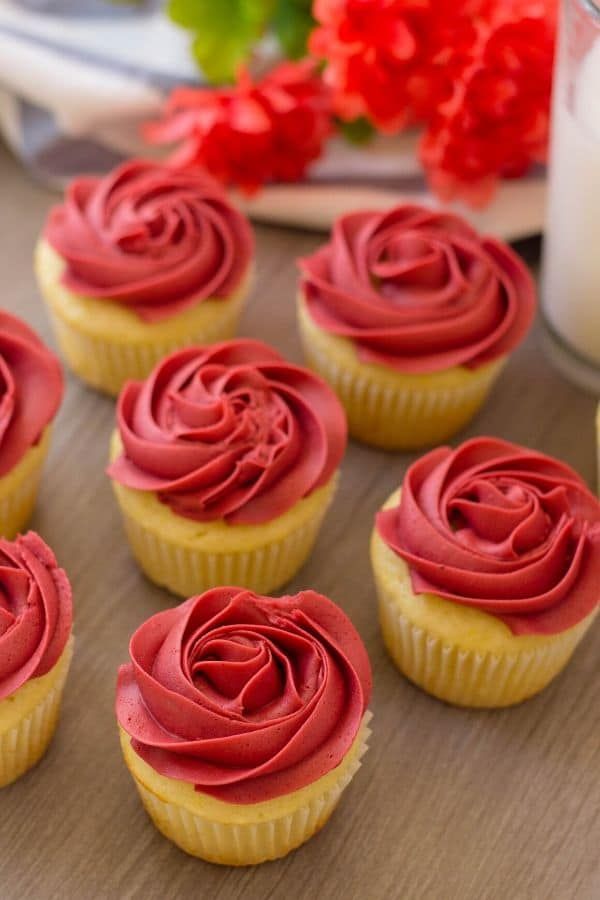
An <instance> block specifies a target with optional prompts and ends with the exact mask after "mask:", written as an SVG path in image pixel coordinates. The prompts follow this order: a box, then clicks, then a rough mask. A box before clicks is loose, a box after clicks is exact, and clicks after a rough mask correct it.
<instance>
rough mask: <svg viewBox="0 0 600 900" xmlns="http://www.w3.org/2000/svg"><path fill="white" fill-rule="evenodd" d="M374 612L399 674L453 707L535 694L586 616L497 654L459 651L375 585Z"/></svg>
mask: <svg viewBox="0 0 600 900" xmlns="http://www.w3.org/2000/svg"><path fill="white" fill-rule="evenodd" d="M378 592H379V615H380V621H381V629H382V634H383V638H384V642H385V645H386V647H387V650H388V652H389V654H390V656H391V657H392V659H393V660H394V662H395V663H396V665H397V666H398V668H399V669H400V671H401V672H403V674H404V675H406V677H407V678H409V679H410V680H411V681H413V682H414V683H415V684H416V685H418V686H419V687H421V688H423V689H424V690H425V691H427V692H428V693H429V694H433V696H435V697H438V698H439V699H440V700H445V701H446V702H448V703H454V704H456V705H458V706H479V707H499V706H510V705H512V704H514V703H520V702H521V701H522V700H526V699H527V698H528V697H531V696H533V695H534V694H537V693H538V692H539V691H541V690H542V689H543V688H544V687H546V685H547V684H549V682H550V681H551V680H552V679H553V678H554V677H555V676H556V675H557V674H558V673H559V672H560V671H561V670H562V669H563V668H564V666H565V665H566V664H567V662H568V661H569V659H570V657H571V654H572V653H573V651H574V649H575V647H576V646H577V644H578V643H579V641H580V640H581V638H582V637H583V635H584V634H585V632H586V631H587V629H588V628H589V626H590V625H591V622H592V620H593V618H594V616H593V615H592V616H588V617H587V618H586V619H584V620H583V621H581V622H580V623H579V624H578V625H576V626H575V627H574V628H571V629H569V630H568V631H565V632H564V633H563V634H561V635H553V636H552V639H550V640H548V642H547V643H544V644H542V645H540V646H539V647H538V648H537V649H535V650H523V651H521V652H516V653H510V654H509V653H507V654H504V655H497V654H494V653H489V652H475V651H471V650H464V649H463V648H461V647H458V646H456V645H452V644H448V643H447V642H445V641H443V640H442V639H440V638H439V637H436V636H433V635H432V634H430V633H429V632H428V631H426V630H424V629H423V628H419V627H417V626H415V625H414V624H413V623H412V622H411V621H410V620H409V619H408V618H407V617H406V616H405V615H403V613H402V612H401V611H400V610H399V608H398V605H397V604H396V603H395V601H394V599H393V597H390V596H388V595H387V594H386V592H385V591H384V590H382V588H381V587H379V588H378Z"/></svg>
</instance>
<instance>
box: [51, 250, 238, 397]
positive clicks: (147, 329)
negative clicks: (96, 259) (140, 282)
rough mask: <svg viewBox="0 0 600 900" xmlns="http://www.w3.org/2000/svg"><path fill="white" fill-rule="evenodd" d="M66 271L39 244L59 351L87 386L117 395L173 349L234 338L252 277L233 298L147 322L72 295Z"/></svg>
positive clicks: (119, 307) (111, 305)
mask: <svg viewBox="0 0 600 900" xmlns="http://www.w3.org/2000/svg"><path fill="white" fill-rule="evenodd" d="M64 266H65V264H64V261H63V260H62V258H61V257H60V256H59V255H58V253H56V251H55V250H53V248H52V247H51V246H50V245H49V244H48V243H47V242H46V241H44V240H41V241H40V242H39V243H38V245H37V248H36V252H35V272H36V276H37V281H38V285H39V288H40V291H41V293H42V296H43V297H44V300H45V301H46V304H47V306H48V309H49V311H50V316H51V319H52V324H53V326H54V331H55V333H56V338H57V341H58V344H59V347H60V349H61V352H62V354H63V356H64V358H65V360H66V361H67V363H68V365H69V367H70V368H71V369H72V370H73V372H75V374H76V375H78V376H79V377H80V378H81V379H82V380H83V381H85V382H86V383H87V384H89V385H91V386H92V387H94V388H97V389H98V390H101V391H104V392H105V393H108V394H111V395H113V396H114V395H116V394H118V393H119V391H120V390H121V388H122V386H123V384H124V383H125V382H126V381H128V380H130V379H133V380H142V379H144V378H146V377H147V376H148V375H149V374H150V372H151V371H152V369H153V368H154V366H155V365H156V364H157V363H158V362H159V361H160V360H161V359H162V358H163V357H164V356H167V355H168V354H169V353H172V352H173V351H174V350H178V349H180V348H182V347H185V346H187V345H189V344H213V343H216V342H218V341H224V340H228V339H229V338H232V337H233V336H234V335H235V333H236V330H237V325H238V320H239V317H240V315H241V312H242V308H243V305H244V300H245V297H246V294H247V293H248V290H249V286H250V281H251V277H250V275H248V276H247V277H246V279H245V281H244V283H243V284H242V286H241V287H240V288H238V290H237V291H236V292H235V294H233V295H232V296H231V297H228V298H225V299H218V300H210V299H208V300H202V301H201V302H199V303H198V304H197V305H196V306H194V307H192V308H190V309H187V310H185V311H184V312H181V313H178V314H177V315H174V316H172V317H171V318H169V319H166V320H163V321H161V322H144V321H142V320H141V319H140V318H139V317H138V316H136V315H135V313H133V312H132V311H131V310H130V309H127V308H126V307H124V306H122V305H119V304H118V303H111V302H109V301H106V300H98V299H94V298H92V297H81V296H78V295H76V294H73V293H71V292H70V291H69V290H68V289H67V288H65V287H64V285H63V284H62V281H61V278H62V274H63V271H64Z"/></svg>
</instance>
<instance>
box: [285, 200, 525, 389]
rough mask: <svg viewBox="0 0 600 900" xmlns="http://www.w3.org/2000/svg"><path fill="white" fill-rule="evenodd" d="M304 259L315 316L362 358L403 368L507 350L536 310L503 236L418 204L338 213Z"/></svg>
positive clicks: (474, 361)
mask: <svg viewBox="0 0 600 900" xmlns="http://www.w3.org/2000/svg"><path fill="white" fill-rule="evenodd" d="M299 264H300V268H301V271H302V291H303V295H304V297H305V300H306V304H307V307H308V312H309V314H310V316H311V318H312V319H313V320H314V321H315V323H316V324H317V325H318V326H319V327H321V328H323V329H324V330H325V331H328V332H330V333H331V334H335V335H340V336H341V337H344V338H348V339H350V340H352V341H353V342H354V343H355V345H356V348H357V352H358V355H359V358H360V359H361V360H363V361H364V362H375V363H380V364H383V365H386V366H391V367H393V368H395V369H398V370H399V371H402V372H433V371H438V370H440V369H446V368H450V367H452V366H469V367H476V366H479V365H482V364H483V363H486V362H489V361H491V360H493V359H496V358H498V357H500V356H503V355H504V354H506V353H508V352H509V351H510V350H512V349H513V348H514V347H515V346H516V345H517V344H518V343H519V341H520V340H521V339H522V338H523V337H524V335H525V333H526V331H527V329H528V328H529V326H530V324H531V322H532V319H533V316H534V312H535V289H534V286H533V281H532V279H531V276H530V275H529V272H528V270H527V268H526V267H525V265H524V264H523V263H522V261H521V260H520V259H519V257H518V256H517V255H516V254H515V253H513V251H512V250H511V249H510V248H509V247H507V246H506V244H503V243H501V242H500V241H497V240H494V239H493V238H485V237H481V236H479V235H478V234H477V232H475V231H474V230H473V229H472V228H471V226H470V225H468V224H467V223H466V222H465V221H464V220H463V219H460V218H459V217H458V216H455V215H449V214H447V213H436V212H432V211H431V210H427V209H425V208H422V207H419V206H411V205H407V206H397V207H395V208H394V209H392V210H390V211H389V212H387V213H380V212H356V213H351V214H349V215H346V216H342V217H341V218H340V219H338V220H337V222H336V223H335V225H334V228H333V232H332V235H331V240H330V242H329V243H328V244H326V245H325V246H324V247H322V248H321V249H319V250H317V252H316V253H314V254H313V255H312V256H309V257H307V258H305V259H302V260H300V263H299Z"/></svg>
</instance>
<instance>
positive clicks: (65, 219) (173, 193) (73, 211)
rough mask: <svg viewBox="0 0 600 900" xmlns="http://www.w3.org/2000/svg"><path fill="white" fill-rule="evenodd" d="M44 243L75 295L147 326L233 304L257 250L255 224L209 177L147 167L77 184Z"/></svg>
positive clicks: (137, 165) (136, 164) (130, 165)
mask: <svg viewBox="0 0 600 900" xmlns="http://www.w3.org/2000/svg"><path fill="white" fill-rule="evenodd" d="M44 237H45V239H46V240H47V241H48V242H49V243H50V244H51V245H52V247H54V249H55V250H56V251H57V253H59V254H60V256H61V257H62V258H63V260H64V261H65V263H66V269H65V272H64V275H63V282H64V284H65V285H66V287H68V288H69V290H71V291H73V292H75V293H77V294H82V295H84V296H86V297H95V298H97V299H104V300H111V301H113V302H118V303H121V304H122V305H123V306H127V307H129V308H130V309H131V310H132V311H133V312H135V313H136V314H137V315H138V316H139V317H140V318H141V319H143V320H145V321H148V322H158V321H160V320H161V319H166V318H168V317H169V316H173V315H175V314H176V313H178V312H181V311H183V310H185V309H188V308H189V307H191V306H194V305H195V304H197V303H199V302H200V301H201V300H204V299H207V298H212V299H214V298H219V297H222V298H226V297H228V296H230V295H231V294H232V293H233V292H234V291H235V289H236V288H237V287H238V286H239V285H240V282H241V280H242V278H243V276H244V274H245V273H246V272H247V270H248V266H249V263H250V259H251V256H252V252H253V238H252V232H251V230H250V225H249V224H248V222H247V220H246V219H245V218H244V217H243V216H242V214H241V213H240V212H238V211H237V210H236V209H234V207H232V206H231V205H230V203H229V202H228V200H227V198H226V196H225V194H224V192H223V191H222V189H221V188H220V186H219V185H218V184H217V183H216V182H215V181H213V179H212V178H211V177H210V176H209V175H208V174H206V173H204V172H202V171H200V170H196V171H193V172H192V171H185V172H184V171H181V170H176V169H173V168H169V167H167V166H161V165H157V164H155V163H151V162H146V161H144V160H139V159H134V160H131V161H129V162H126V163H123V164H122V165H120V166H118V167H117V168H116V169H114V170H113V171H112V172H111V173H110V174H109V175H106V176H105V177H103V178H98V177H82V178H76V179H74V180H73V181H72V182H71V184H70V186H69V188H68V189H67V192H66V196H65V200H64V202H63V203H62V204H61V205H60V206H55V207H54V208H53V209H52V210H51V211H50V215H49V216H48V220H47V222H46V227H45V230H44Z"/></svg>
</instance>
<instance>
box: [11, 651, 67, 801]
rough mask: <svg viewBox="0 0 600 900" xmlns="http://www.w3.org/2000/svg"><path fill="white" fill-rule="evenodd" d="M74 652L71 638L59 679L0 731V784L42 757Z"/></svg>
mask: <svg viewBox="0 0 600 900" xmlns="http://www.w3.org/2000/svg"><path fill="white" fill-rule="evenodd" d="M72 653H73V644H72V639H71V641H70V642H69V644H68V645H67V647H66V648H65V650H64V651H63V657H61V658H60V659H59V661H58V662H57V664H56V665H57V666H61V671H60V672H59V675H58V678H57V679H56V681H55V682H54V684H53V686H52V688H51V689H50V690H49V691H48V693H47V694H46V695H45V697H44V698H43V700H42V701H41V702H40V703H38V705H37V706H35V707H34V708H33V710H32V711H31V712H30V713H29V715H27V716H25V718H23V719H22V720H21V721H20V722H19V723H18V724H17V725H15V726H14V727H13V728H11V729H10V730H8V731H5V732H4V733H3V734H0V787H6V785H8V784H11V783H12V782H13V781H16V779H17V778H20V777H21V776H22V775H24V774H25V772H27V771H29V769H31V768H32V767H33V766H35V765H36V763H38V762H39V760H40V759H41V758H42V757H43V755H44V754H45V752H46V750H47V749H48V745H49V744H50V741H51V740H52V737H53V735H54V732H55V730H56V725H57V722H58V717H59V713H60V703H61V699H62V693H63V689H64V686H65V681H66V679H67V675H68V673H69V666H70V663H71V657H72Z"/></svg>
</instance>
